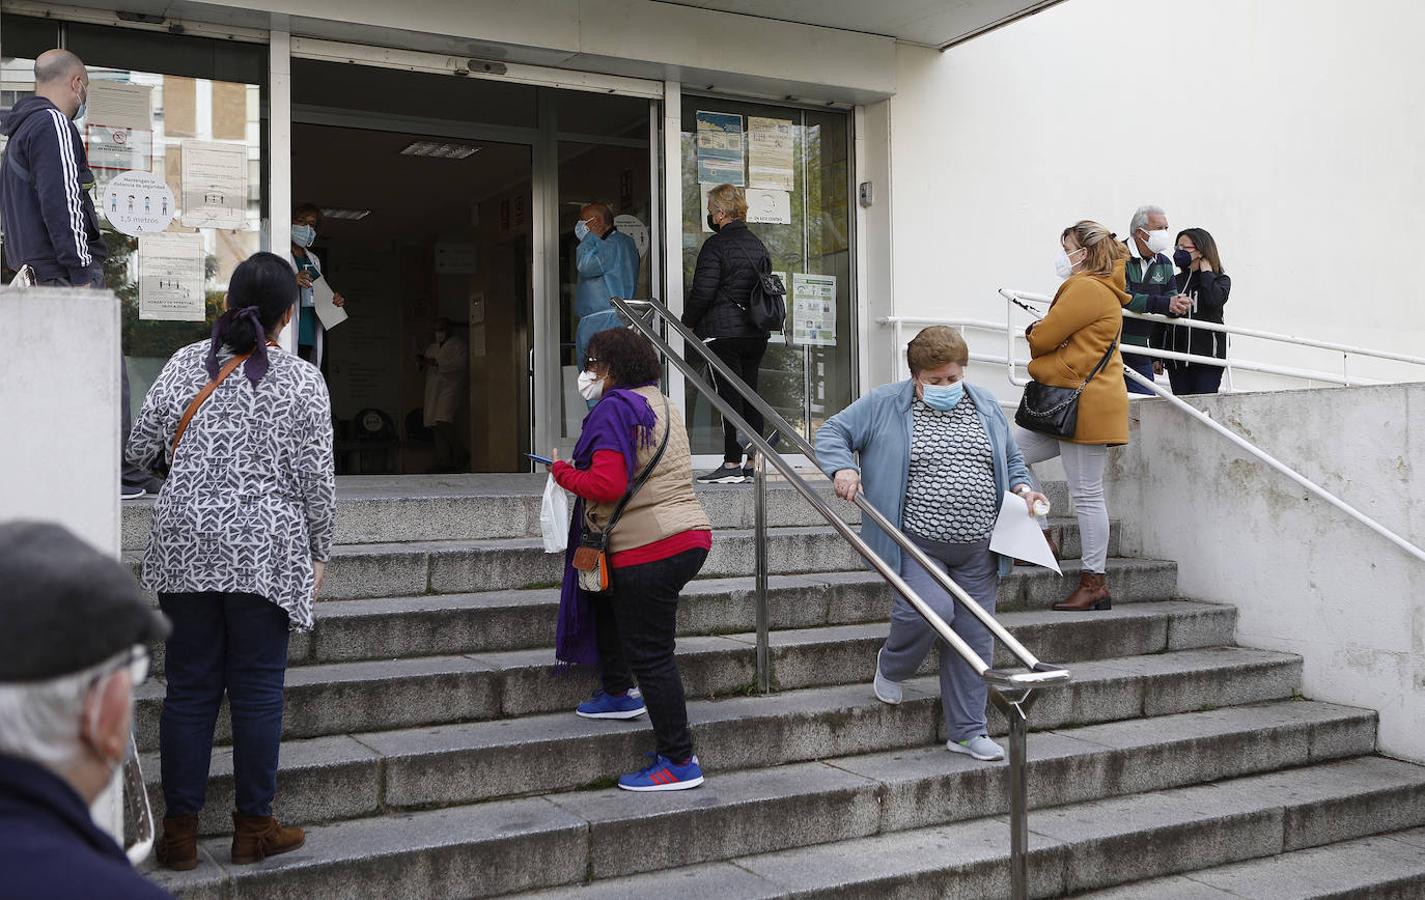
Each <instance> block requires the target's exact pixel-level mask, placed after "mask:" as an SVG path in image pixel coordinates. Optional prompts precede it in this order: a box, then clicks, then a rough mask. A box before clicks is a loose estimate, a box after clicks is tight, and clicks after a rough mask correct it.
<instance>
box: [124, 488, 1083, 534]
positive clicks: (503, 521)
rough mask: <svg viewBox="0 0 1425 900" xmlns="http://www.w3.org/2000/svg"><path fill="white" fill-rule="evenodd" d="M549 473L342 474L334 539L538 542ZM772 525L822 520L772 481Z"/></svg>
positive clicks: (138, 508)
mask: <svg viewBox="0 0 1425 900" xmlns="http://www.w3.org/2000/svg"><path fill="white" fill-rule="evenodd" d="M809 480H811V481H812V482H813V484H815V485H816V486H817V488H818V491H819V493H820V494H821V495H822V496H823V497H825V498H827V499H828V501H829V502H831V504H832V506H833V507H834V508H835V509H836V511H837V512H838V513H839V514H840V515H841V516H842V518H844V519H845V520H846V521H848V522H859V521H860V515H861V513H860V510H858V509H856V507H854V506H852V505H851V504H849V503H843V502H841V501H840V500H837V499H836V498H835V496H834V495H833V494H832V493H831V486H830V484H829V483H828V482H827V481H825V480H824V479H820V477H819V476H814V475H813V476H811V477H810V478H809ZM544 483H545V476H544V475H405V476H401V477H399V478H393V477H370V476H344V477H341V478H338V479H337V521H336V536H337V541H338V543H342V544H371V543H393V542H409V541H443V540H464V541H479V540H490V539H493V538H513V537H538V536H539V533H540V530H539V509H540V504H541V503H542V501H543V496H544ZM767 487H768V496H767V521H768V524H769V525H772V526H774V527H775V526H820V525H824V524H825V520H824V519H822V517H821V516H820V515H819V514H818V513H817V512H816V511H815V510H813V509H812V507H811V504H809V503H807V502H806V500H804V499H803V498H802V497H801V495H800V494H798V493H797V492H796V490H795V489H794V488H793V487H791V485H789V484H787V483H786V482H784V481H782V480H780V479H772V480H771V481H770V482H769V483H768V486H767ZM697 492H698V497H699V499H701V500H702V503H703V508H704V509H706V510H707V513H708V518H709V519H711V520H712V523H713V527H714V528H716V529H719V530H721V529H726V528H733V529H736V528H751V527H752V526H753V523H754V522H755V520H756V506H755V503H754V501H753V496H752V486H751V485H746V484H710V485H698V486H697ZM1045 493H1046V494H1048V495H1049V499H1050V502H1051V503H1052V504H1053V506H1054V509H1055V510H1057V511H1059V512H1060V513H1061V514H1064V515H1068V514H1069V513H1070V510H1071V506H1070V503H1069V494H1068V489H1067V487H1066V486H1065V485H1064V483H1063V482H1052V483H1049V484H1046V485H1045ZM152 520H153V501H152V500H131V501H127V502H125V503H124V505H123V548H124V549H125V550H142V549H143V548H144V545H145V544H146V543H147V541H148V535H149V530H150V528H151V527H152Z"/></svg>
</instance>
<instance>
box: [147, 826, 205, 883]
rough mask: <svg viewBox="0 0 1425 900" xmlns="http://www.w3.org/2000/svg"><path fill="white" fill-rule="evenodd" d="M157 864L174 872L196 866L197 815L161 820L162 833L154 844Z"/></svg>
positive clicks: (184, 870) (185, 870)
mask: <svg viewBox="0 0 1425 900" xmlns="http://www.w3.org/2000/svg"><path fill="white" fill-rule="evenodd" d="M153 855H154V856H155V857H156V858H157V859H158V864H159V865H161V866H163V867H164V868H165V869H172V870H173V871H175V872H187V871H188V870H190V869H195V868H197V867H198V817H197V816H169V817H166V818H164V820H163V834H162V835H160V836H159V839H158V843H157V844H155V845H154V848H153Z"/></svg>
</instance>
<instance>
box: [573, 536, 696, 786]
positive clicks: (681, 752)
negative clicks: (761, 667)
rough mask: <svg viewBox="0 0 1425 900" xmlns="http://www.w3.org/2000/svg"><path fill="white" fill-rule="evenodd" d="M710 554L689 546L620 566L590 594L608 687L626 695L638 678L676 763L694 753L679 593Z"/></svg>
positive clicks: (665, 752) (659, 736)
mask: <svg viewBox="0 0 1425 900" xmlns="http://www.w3.org/2000/svg"><path fill="white" fill-rule="evenodd" d="M707 558H708V552H707V551H706V550H688V551H685V552H683V553H679V554H678V555H677V556H670V557H669V558H667V559H660V560H658V561H657V562H651V563H644V564H643V565H640V566H620V567H618V568H616V569H614V570H613V571H612V572H611V573H610V576H609V580H610V585H609V590H607V591H604V592H602V593H599V594H592V595H590V596H591V597H593V599H594V624H595V626H596V632H597V635H598V642H599V677H600V679H601V681H602V682H603V688H604V691H605V692H607V693H610V694H622V693H623V692H624V691H627V690H628V689H629V688H631V687H633V686H634V683H635V680H636V681H637V684H638V688H639V690H641V691H642V692H643V705H644V706H646V707H647V708H648V720H649V722H651V723H652V724H653V735H654V738H655V739H656V741H657V748H658V753H659V755H660V756H664V757H667V758H668V759H671V760H672V761H673V762H676V763H681V762H682V761H683V760H685V759H687V758H688V757H690V756H692V755H693V736H692V734H691V733H690V732H689V731H688V704H687V701H686V700H685V699H684V697H683V678H682V676H681V675H679V674H678V661H677V660H676V659H674V658H673V650H674V645H675V642H676V641H675V639H676V636H677V632H678V595H679V593H681V592H682V590H683V585H685V584H687V583H688V582H689V581H692V580H693V577H694V576H695V575H697V574H698V571H699V570H700V569H702V567H703V562H704V561H705V560H706V559H707Z"/></svg>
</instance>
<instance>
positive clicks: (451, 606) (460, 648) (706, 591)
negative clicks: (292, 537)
mask: <svg viewBox="0 0 1425 900" xmlns="http://www.w3.org/2000/svg"><path fill="white" fill-rule="evenodd" d="M1064 567H1065V572H1067V573H1068V576H1067V577H1066V578H1063V579H1061V578H1060V577H1059V576H1057V575H1055V574H1054V573H1053V572H1052V571H1050V570H1048V569H1040V568H1037V567H1036V568H1026V567H1017V568H1016V569H1015V570H1014V572H1013V573H1012V574H1011V575H1010V576H1009V577H1007V578H1005V579H1003V580H1002V581H1001V583H1000V596H999V601H998V606H997V608H998V609H999V610H1000V611H1002V612H1013V611H1016V610H1024V609H1047V608H1048V607H1049V606H1050V605H1052V604H1053V603H1055V602H1057V601H1059V600H1062V599H1063V598H1064V596H1065V595H1067V594H1068V593H1069V591H1070V590H1071V589H1072V585H1073V583H1074V579H1076V578H1077V573H1078V564H1077V563H1065V564H1064ZM1109 583H1110V585H1112V588H1113V596H1114V600H1115V601H1116V602H1117V603H1119V604H1120V605H1124V604H1128V605H1131V604H1134V603H1140V602H1143V601H1149V600H1161V599H1163V598H1165V597H1171V596H1173V594H1174V593H1175V592H1176V588H1177V566H1176V564H1174V563H1170V562H1163V561H1159V560H1137V559H1122V560H1119V559H1115V560H1110V561H1109ZM754 584H755V583H754V581H753V579H752V578H749V577H744V578H707V579H698V580H696V581H693V582H691V583H690V584H689V585H688V586H687V588H686V589H685V590H684V592H683V600H682V602H681V603H680V604H679V608H678V631H679V634H681V635H685V636H694V635H709V634H729V633H736V632H743V631H750V630H752V629H754V628H755V627H756V620H757V619H756V617H757V602H756V594H755V591H754ZM768 605H769V608H770V610H771V616H772V618H771V623H772V628H773V629H774V630H776V629H789V628H817V627H821V626H825V625H846V624H858V623H867V622H884V621H886V619H887V615H888V612H889V609H890V591H889V588H887V587H886V586H885V585H884V583H883V582H882V581H881V579H880V576H878V575H876V574H875V573H874V572H830V573H820V574H815V575H774V576H772V577H771V578H770V579H769V581H768ZM558 609H559V592H558V590H557V589H555V588H537V589H530V590H511V591H489V592H486V593H478V594H427V595H424V596H414V597H380V598H375V599H370V600H347V601H341V602H331V603H322V604H320V605H319V606H318V607H317V621H316V626H315V628H313V630H312V631H311V632H308V633H305V634H301V633H295V634H293V635H292V637H291V643H290V645H289V650H288V659H289V663H290V664H291V665H293V666H299V665H307V664H310V663H330V662H355V661H358V660H366V659H392V658H397V657H415V656H446V655H452V654H463V653H485V652H494V651H501V650H524V649H529V648H534V647H551V646H553V644H554V626H555V622H556V620H557V614H558ZM1061 618H1062V617H1061ZM1092 618H1093V617H1092V616H1091V617H1090V619H1092ZM1031 649H1034V647H1033V645H1031ZM1035 652H1036V653H1039V652H1040V651H1038V650H1035ZM1040 655H1044V654H1040ZM1114 655H1127V654H1114ZM1046 658H1048V657H1047V656H1046ZM162 671H163V659H162V652H161V649H160V651H159V652H157V653H156V654H155V657H154V674H162Z"/></svg>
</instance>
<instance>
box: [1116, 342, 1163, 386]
mask: <svg viewBox="0 0 1425 900" xmlns="http://www.w3.org/2000/svg"><path fill="white" fill-rule="evenodd" d="M1123 364H1124V365H1125V366H1127V367H1128V368H1130V369H1132V370H1133V371H1135V372H1137V373H1138V374H1139V375H1142V376H1143V377H1144V378H1146V379H1148V380H1149V381H1152V380H1153V377H1154V376H1153V357H1151V356H1140V355H1138V354H1137V353H1129V352H1128V350H1127V348H1125V349H1124V350H1123ZM1123 383H1124V386H1126V387H1127V388H1128V393H1130V394H1147V395H1148V396H1150V397H1152V396H1155V395H1154V394H1153V392H1152V391H1150V390H1148V389H1147V388H1145V387H1144V386H1143V385H1141V384H1139V383H1138V382H1136V381H1134V380H1133V379H1132V378H1129V377H1128V376H1127V375H1124V376H1123Z"/></svg>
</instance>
